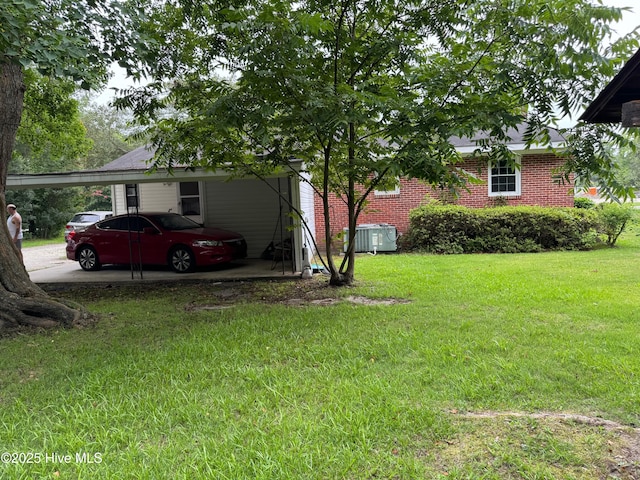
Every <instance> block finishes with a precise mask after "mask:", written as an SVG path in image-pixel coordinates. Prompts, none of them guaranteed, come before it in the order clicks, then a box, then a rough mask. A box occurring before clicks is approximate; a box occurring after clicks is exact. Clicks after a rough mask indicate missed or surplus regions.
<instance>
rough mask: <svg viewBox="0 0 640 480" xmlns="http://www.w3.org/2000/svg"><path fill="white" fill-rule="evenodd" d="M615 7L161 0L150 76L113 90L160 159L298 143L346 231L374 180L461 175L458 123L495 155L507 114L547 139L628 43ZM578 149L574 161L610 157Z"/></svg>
mask: <svg viewBox="0 0 640 480" xmlns="http://www.w3.org/2000/svg"><path fill="white" fill-rule="evenodd" d="M622 15H623V10H622V9H618V8H609V7H604V6H602V5H601V4H599V3H594V2H591V1H589V0H558V1H555V2H548V1H547V0H508V1H507V0H504V1H495V0H476V1H473V2H469V1H462V0H460V1H454V0H427V1H424V0H423V1H416V0H373V1H371V0H341V1H338V2H336V1H333V0H303V1H300V2H290V1H282V0H264V1H262V0H257V1H246V2H241V1H235V2H231V3H228V2H219V1H215V0H203V1H201V2H197V3H195V2H192V1H190V0H174V1H170V2H161V3H160V4H159V5H158V6H157V8H156V9H154V11H153V13H152V15H151V17H150V19H149V22H148V23H147V24H146V30H145V32H146V33H147V34H149V35H150V36H151V37H153V38H155V39H156V40H157V43H156V44H155V45H154V51H153V54H152V55H150V58H154V59H156V60H155V61H154V63H153V64H147V65H146V68H147V73H148V74H149V76H150V78H151V79H152V82H151V83H149V85H147V86H145V87H143V88H140V89H135V90H133V89H132V90H129V91H127V92H124V93H125V94H126V95H125V98H124V99H122V100H121V101H120V105H126V106H131V107H133V108H134V111H135V113H136V115H137V117H138V120H139V121H140V122H141V123H142V124H144V125H147V126H149V129H150V131H151V132H152V133H153V135H154V137H153V138H154V143H155V144H156V145H157V146H158V150H157V157H156V162H157V165H162V166H171V165H173V164H174V163H176V162H180V163H184V162H189V163H191V164H192V165H199V166H204V167H217V168H220V167H222V168H227V169H229V170H231V171H233V172H236V173H238V174H254V175H258V176H262V175H265V174H267V173H269V172H271V171H274V170H275V169H278V168H287V164H288V161H289V160H290V159H291V158H297V159H302V160H303V161H304V162H305V165H306V168H307V169H308V170H309V171H310V172H312V173H313V186H314V188H315V189H316V192H317V194H318V195H319V196H320V197H321V198H322V200H323V204H324V210H325V222H328V221H329V215H328V213H329V212H328V209H329V198H330V196H331V195H338V196H339V198H341V199H342V201H343V202H344V203H345V204H346V205H347V206H348V207H349V208H348V209H349V230H350V234H351V235H354V234H355V226H356V222H357V218H358V215H359V213H360V212H361V211H362V209H363V208H364V207H365V205H366V201H367V197H368V195H369V193H370V192H371V191H373V189H375V188H376V186H377V185H379V184H380V182H385V181H387V182H388V181H389V179H393V178H395V177H398V176H409V177H415V178H420V179H423V180H425V181H427V182H429V183H431V184H433V185H436V186H440V187H442V188H460V187H462V186H463V185H464V183H465V181H466V173H465V172H463V171H462V170H460V169H458V168H457V166H456V164H457V163H458V162H459V161H460V155H459V154H458V153H457V152H456V150H455V148H454V147H453V145H452V142H451V139H452V138H453V137H473V136H475V134H477V133H478V132H483V133H484V140H483V141H482V142H481V143H479V144H478V153H480V152H481V153H482V154H484V155H486V156H487V157H488V158H494V159H505V158H507V159H510V158H511V155H510V152H509V151H508V149H507V148H506V146H505V143H506V142H507V141H508V138H507V134H506V131H507V128H508V127H513V126H517V125H521V124H523V123H526V124H527V126H528V127H527V134H526V138H527V141H528V142H529V143H535V142H544V141H545V139H546V137H547V132H548V130H547V127H548V126H549V125H553V124H554V122H555V121H557V120H558V119H559V118H561V117H564V116H566V115H569V114H571V113H572V112H575V111H577V110H578V109H579V108H580V107H582V106H584V105H585V104H586V103H588V102H589V101H590V100H591V99H592V98H594V97H595V94H596V92H598V91H599V90H600V89H601V88H602V87H603V86H604V85H605V83H606V81H607V79H608V78H610V77H611V76H612V75H613V73H614V72H615V70H616V68H617V67H619V66H620V65H621V63H622V62H623V61H624V60H625V59H626V58H627V56H628V55H629V53H630V52H631V51H632V49H634V48H637V46H638V45H637V40H636V37H635V36H632V37H627V38H624V39H621V40H618V41H616V42H614V43H612V44H611V45H609V44H608V42H605V40H607V39H608V36H609V35H610V34H611V25H612V24H613V23H614V22H616V21H618V20H620V18H621V16H622ZM167 105H171V106H173V107H174V108H176V111H177V114H176V115H175V116H173V117H171V118H166V117H164V116H161V115H160V112H161V111H162V109H163V108H164V107H166V106H167ZM585 161H586V160H585V159H584V158H583V159H580V158H576V159H574V160H573V162H574V163H573V164H572V167H573V168H576V167H582V168H585V169H587V170H588V169H589V168H594V167H598V168H602V170H603V171H605V170H606V168H607V165H604V166H603V165H602V164H600V163H598V162H597V161H596V163H595V165H586V164H585V163H580V162H585ZM590 161H593V159H591V160H590ZM601 173H602V172H601ZM340 227H342V226H340ZM326 231H327V238H326V244H327V250H328V251H327V261H328V263H329V269H330V271H331V274H332V280H331V281H332V283H336V284H337V283H349V282H350V281H352V279H353V264H354V258H355V257H354V255H353V252H352V251H349V252H348V255H347V256H346V257H345V260H344V261H343V262H342V264H341V265H340V266H339V267H338V266H337V265H335V264H334V263H333V260H332V251H331V238H330V235H331V233H330V232H331V231H332V228H331V226H330V225H327V228H326ZM352 240H353V239H352ZM353 243H354V242H353V241H352V242H350V245H353Z"/></svg>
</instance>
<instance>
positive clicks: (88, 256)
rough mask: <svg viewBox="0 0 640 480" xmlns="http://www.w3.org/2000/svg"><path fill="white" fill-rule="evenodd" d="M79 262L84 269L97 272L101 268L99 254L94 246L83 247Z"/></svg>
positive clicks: (79, 254) (79, 253)
mask: <svg viewBox="0 0 640 480" xmlns="http://www.w3.org/2000/svg"><path fill="white" fill-rule="evenodd" d="M78 263H79V264H80V267H81V268H82V269H83V270H86V271H88V272H95V271H96V270H100V262H99V261H98V254H97V253H96V251H95V250H94V249H93V247H82V248H81V249H80V251H79V252H78Z"/></svg>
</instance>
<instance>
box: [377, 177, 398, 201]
mask: <svg viewBox="0 0 640 480" xmlns="http://www.w3.org/2000/svg"><path fill="white" fill-rule="evenodd" d="M385 183H386V185H385ZM389 183H390V182H389V181H385V182H383V185H384V186H388V187H389V188H388V190H384V189H383V188H384V187H383V186H381V187H380V189H376V190H374V191H373V194H374V195H375V196H376V197H390V196H393V195H400V179H399V178H397V177H396V178H395V179H394V183H393V184H392V185H390V184H389Z"/></svg>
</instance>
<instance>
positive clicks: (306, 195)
mask: <svg viewBox="0 0 640 480" xmlns="http://www.w3.org/2000/svg"><path fill="white" fill-rule="evenodd" d="M302 177H303V178H304V180H301V181H300V212H301V213H302V219H303V220H304V222H305V223H306V227H304V226H303V227H302V238H303V240H302V246H303V247H307V248H308V249H309V252H310V253H313V250H314V248H313V241H312V240H311V237H310V235H311V236H312V237H313V238H315V237H316V216H315V209H314V193H313V188H311V185H310V183H309V182H310V181H311V175H309V174H306V173H303V174H302ZM309 232H311V233H309Z"/></svg>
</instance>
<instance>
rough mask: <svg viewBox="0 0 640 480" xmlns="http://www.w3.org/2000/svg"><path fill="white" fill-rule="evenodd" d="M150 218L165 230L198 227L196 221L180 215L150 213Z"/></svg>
mask: <svg viewBox="0 0 640 480" xmlns="http://www.w3.org/2000/svg"><path fill="white" fill-rule="evenodd" d="M150 218H152V219H153V221H154V222H156V223H157V224H158V225H160V226H161V227H162V228H164V229H165V230H188V229H191V228H200V225H199V224H198V223H196V222H194V221H193V220H191V219H189V218H187V217H183V216H181V215H176V214H166V215H150Z"/></svg>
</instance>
